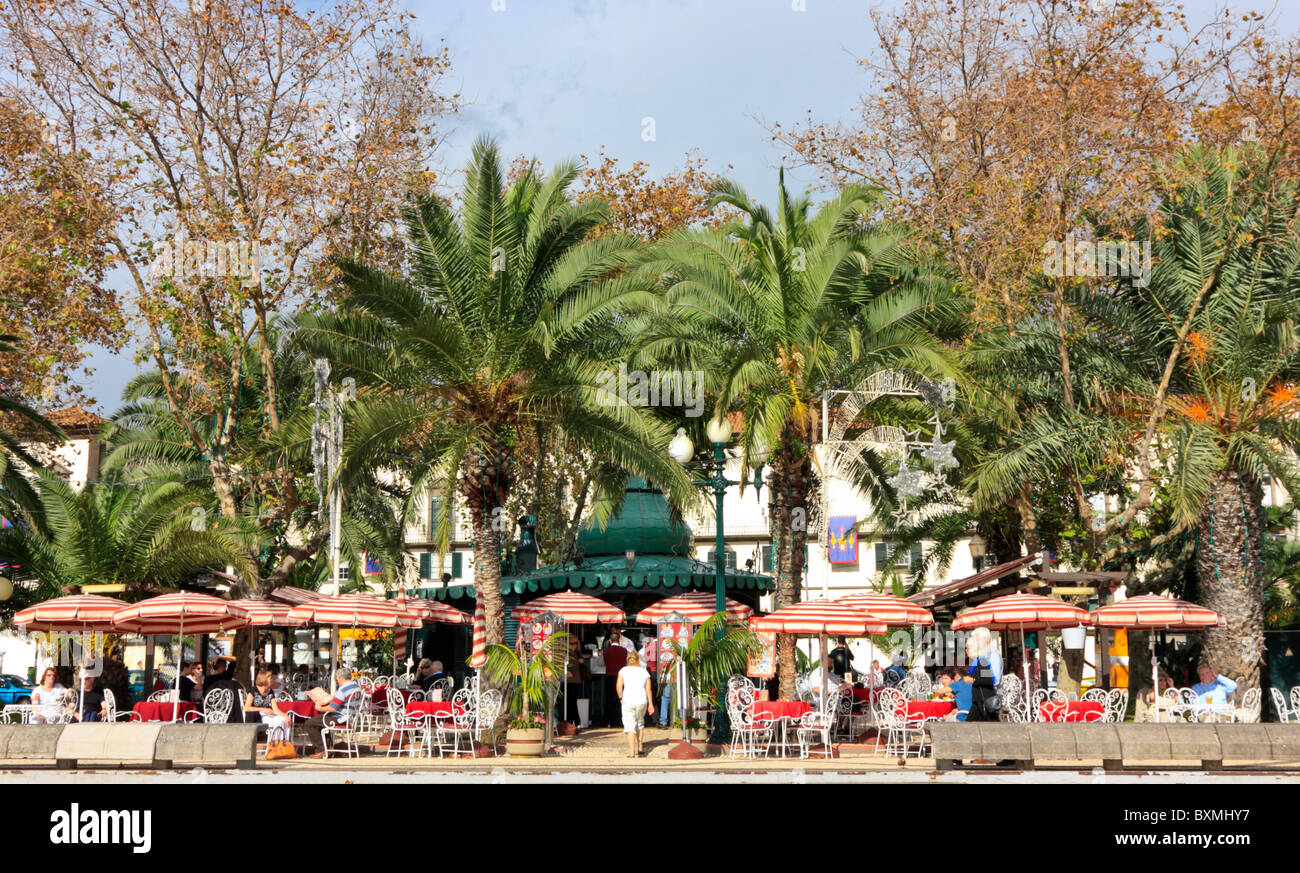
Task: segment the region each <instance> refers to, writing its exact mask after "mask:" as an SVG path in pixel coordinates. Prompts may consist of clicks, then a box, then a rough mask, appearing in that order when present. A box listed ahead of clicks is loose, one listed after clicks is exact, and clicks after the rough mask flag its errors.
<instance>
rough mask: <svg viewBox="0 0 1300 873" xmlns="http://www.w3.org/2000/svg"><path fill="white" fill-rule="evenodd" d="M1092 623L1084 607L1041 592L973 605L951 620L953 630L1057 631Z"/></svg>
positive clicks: (1015, 595)
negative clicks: (983, 628)
mask: <svg viewBox="0 0 1300 873" xmlns="http://www.w3.org/2000/svg"><path fill="white" fill-rule="evenodd" d="M1081 624H1082V625H1090V624H1092V616H1091V615H1089V614H1088V612H1087V610H1084V609H1080V608H1079V607H1077V606H1074V605H1072V604H1069V603H1066V602H1064V601H1062V600H1056V599H1055V598H1052V597H1043V596H1042V595H1041V594H1008V595H1006V596H1005V597H995V598H993V599H992V600H990V601H988V602H987V603H981V604H980V605H979V606H973V607H971V608H970V609H968V610H966V611H965V612H963V613H962V614H961V615H959V616H957V618H956V619H955V620H954V621H953V623H952V629H953V630H955V631H964V630H972V629H974V628H977V627H986V628H988V629H989V630H995V631H1004V630H1021V631H1040V630H1059V629H1061V628H1067V627H1077V626H1079V625H1081Z"/></svg>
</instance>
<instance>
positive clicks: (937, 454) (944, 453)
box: [921, 428, 958, 473]
mask: <svg viewBox="0 0 1300 873" xmlns="http://www.w3.org/2000/svg"><path fill="white" fill-rule="evenodd" d="M956 445H957V441H956V440H952V441H951V442H947V443H945V442H944V441H943V431H942V430H940V429H937V428H936V429H935V432H934V441H933V442H931V443H930V445H929V446H928V447H927V448H926V450H925V451H923V452H921V456H922V457H923V458H925V459H926V460H927V461H929V462H930V463H931V464H933V465H934V472H936V473H942V472H943V471H944V470H947V469H948V468H949V467H956V466H958V461H957V459H956V458H954V457H953V454H952V450H953V447H954V446H956Z"/></svg>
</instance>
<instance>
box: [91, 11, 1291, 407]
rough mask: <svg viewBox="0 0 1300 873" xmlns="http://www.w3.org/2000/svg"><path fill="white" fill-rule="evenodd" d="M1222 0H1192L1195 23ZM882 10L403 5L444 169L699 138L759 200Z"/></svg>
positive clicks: (683, 147) (114, 400)
mask: <svg viewBox="0 0 1300 873" xmlns="http://www.w3.org/2000/svg"><path fill="white" fill-rule="evenodd" d="M881 5H883V6H885V7H889V6H893V5H897V4H895V3H892V2H890V3H883V4H881ZM1216 5H1218V4H1217V3H1214V2H1209V0H1187V2H1186V3H1185V6H1186V11H1187V13H1188V15H1189V17H1190V18H1191V19H1192V20H1193V21H1196V20H1197V18H1198V16H1204V15H1206V14H1207V13H1208V12H1209V11H1210V10H1211V9H1212V8H1213V7H1214V6H1216ZM1262 5H1263V4H1260V6H1262ZM502 7H504V8H502ZM798 7H802V11H800V9H799V8H798ZM870 7H871V4H869V3H864V2H857V0H694V2H688V0H495V2H494V0H408V2H407V8H409V9H410V11H412V12H414V13H415V14H416V16H417V18H416V26H417V27H418V28H419V29H420V31H421V32H422V33H423V34H424V36H425V39H426V40H427V46H429V47H432V46H434V45H436V43H437V41H438V40H439V39H445V40H446V42H447V45H448V47H449V48H450V50H451V57H452V72H451V85H452V87H453V88H454V89H455V90H458V91H460V92H461V93H462V95H463V96H464V97H465V98H466V100H467V102H468V105H467V106H466V108H465V111H464V112H463V113H462V114H461V116H460V117H459V118H457V119H455V120H454V121H453V122H452V123H451V129H450V130H449V131H448V135H447V137H446V139H445V143H444V149H443V151H442V154H441V158H442V161H443V164H444V165H445V167H446V168H448V169H452V168H457V167H460V166H463V165H464V163H465V161H466V159H467V158H468V155H469V149H470V145H471V143H472V142H473V140H474V138H475V137H476V136H478V135H479V134H489V135H491V136H493V137H495V138H496V139H497V140H498V141H499V142H500V143H501V146H502V149H503V151H504V152H505V154H507V155H515V154H519V153H525V154H529V155H532V156H536V157H538V158H540V159H541V160H542V162H543V163H544V164H546V165H550V164H552V163H554V162H555V161H557V160H559V159H561V158H565V157H577V156H578V155H580V154H585V155H587V156H589V157H594V156H595V155H596V154H597V153H598V152H599V151H600V149H601V147H602V146H603V147H604V149H605V151H606V152H607V153H609V154H611V155H614V156H616V157H618V158H619V159H620V160H621V161H622V162H623V163H624V164H630V163H631V162H632V161H635V160H643V161H646V162H648V163H649V164H650V168H651V171H652V172H655V173H658V172H664V171H667V170H670V169H672V168H673V167H677V166H680V165H681V164H682V162H683V159H684V157H685V154H686V152H687V151H689V150H691V149H696V150H698V151H699V152H700V154H701V155H702V156H704V157H705V158H707V159H708V162H709V166H710V168H711V169H713V170H715V171H721V172H727V173H728V174H729V175H730V176H732V177H733V178H734V179H736V180H737V181H739V182H740V183H741V184H742V185H744V186H745V187H746V188H747V189H748V190H749V191H750V192H751V194H754V195H755V196H757V197H758V198H759V199H761V200H770V199H772V196H771V191H772V189H773V188H774V187H775V179H776V173H775V168H776V166H777V165H778V163H779V162H780V160H781V153H780V151H779V150H778V149H777V148H776V147H774V146H773V145H772V144H771V143H770V142H769V141H768V134H767V132H766V130H765V128H764V125H763V123H762V122H763V121H765V122H767V123H769V124H770V123H771V122H776V121H779V122H781V123H783V124H786V125H790V124H795V123H798V122H800V121H802V120H803V119H804V118H805V117H806V115H807V113H808V112H809V111H811V112H812V114H813V117H814V118H816V119H817V120H818V121H823V122H828V123H829V122H834V121H837V120H841V119H845V120H847V119H849V118H850V117H851V116H852V112H853V107H854V105H855V104H856V103H857V101H858V99H859V96H860V94H861V92H862V90H863V89H864V88H865V87H866V80H865V77H864V75H863V73H862V72H861V70H860V69H859V67H858V65H857V61H858V59H859V58H861V57H862V56H863V55H865V54H866V53H868V51H869V50H870V49H871V48H872V42H871V40H872V35H871V29H870V25H869V20H868V12H869V9H870ZM1234 8H1251V7H1248V6H1245V5H1242V6H1237V5H1236V4H1234ZM1254 8H1259V6H1256V7H1254ZM1275 24H1276V26H1277V27H1278V28H1279V29H1280V30H1281V31H1282V32H1284V33H1295V32H1297V31H1298V30H1300V8H1297V7H1296V6H1292V5H1286V4H1283V5H1282V6H1281V7H1280V8H1278V9H1277V10H1276V13H1275ZM646 119H652V120H653V122H652V123H653V134H654V136H653V139H650V138H649V137H648V136H647V133H648V131H649V130H650V124H649V123H648V122H647V121H646ZM728 165H730V167H731V169H729V170H728ZM787 178H788V180H789V182H790V184H791V185H792V186H793V187H803V186H804V185H810V184H813V183H815V181H816V180H815V179H814V178H813V177H812V175H811V174H809V173H806V172H805V173H798V172H795V173H792V174H791V173H788V174H787ZM91 363H92V366H94V367H95V368H96V371H97V372H96V373H95V375H94V377H93V378H92V379H90V380H89V381H88V382H87V383H86V388H87V389H88V392H89V393H90V394H91V395H92V396H94V397H95V398H96V399H97V401H98V402H97V404H96V408H98V409H99V410H100V411H101V412H103V413H105V414H107V413H110V412H111V411H112V410H113V409H114V408H115V407H116V406H117V404H118V398H119V397H120V395H121V391H122V388H123V386H124V385H125V384H126V382H127V381H128V380H129V379H130V377H131V375H132V374H133V373H134V371H135V366H134V364H133V363H132V361H131V353H130V350H129V349H128V350H127V351H125V352H123V353H122V354H119V355H110V354H107V353H105V352H103V351H99V352H97V353H96V354H95V355H93V357H92V361H91Z"/></svg>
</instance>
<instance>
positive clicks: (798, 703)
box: [749, 700, 812, 719]
mask: <svg viewBox="0 0 1300 873" xmlns="http://www.w3.org/2000/svg"><path fill="white" fill-rule="evenodd" d="M749 712H750V714H751V715H753V716H754V718H756V719H760V718H761V719H773V718H800V717H802V716H803V714H804V713H806V712H812V706H810V705H809V704H807V703H804V702H803V701H802V700H756V701H754V702H753V703H751V704H750V705H749Z"/></svg>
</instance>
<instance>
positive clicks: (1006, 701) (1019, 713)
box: [998, 673, 1029, 724]
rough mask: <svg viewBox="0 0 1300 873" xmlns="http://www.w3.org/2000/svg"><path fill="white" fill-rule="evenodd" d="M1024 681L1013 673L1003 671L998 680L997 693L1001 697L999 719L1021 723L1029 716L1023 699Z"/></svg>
mask: <svg viewBox="0 0 1300 873" xmlns="http://www.w3.org/2000/svg"><path fill="white" fill-rule="evenodd" d="M1023 691H1024V683H1023V682H1021V681H1020V677H1019V676H1017V675H1015V674H1014V673H1004V674H1003V675H1002V680H1001V681H1000V682H998V694H999V695H1001V697H1002V709H1001V710H999V711H998V720H999V721H1010V722H1017V723H1021V724H1023V723H1024V722H1025V721H1027V720H1028V718H1029V707H1028V705H1027V701H1026V700H1025V699H1024V694H1023V693H1022V692H1023Z"/></svg>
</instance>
